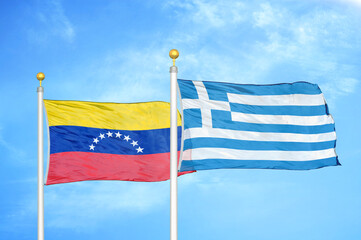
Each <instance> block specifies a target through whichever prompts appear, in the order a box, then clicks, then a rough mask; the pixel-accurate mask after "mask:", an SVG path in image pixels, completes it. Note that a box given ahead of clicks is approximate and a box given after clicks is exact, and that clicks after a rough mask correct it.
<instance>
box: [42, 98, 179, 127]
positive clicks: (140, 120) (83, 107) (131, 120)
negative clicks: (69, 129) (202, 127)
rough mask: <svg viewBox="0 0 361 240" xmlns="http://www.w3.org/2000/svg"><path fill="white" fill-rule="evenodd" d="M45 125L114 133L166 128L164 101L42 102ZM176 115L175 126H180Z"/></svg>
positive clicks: (166, 118) (168, 118)
mask: <svg viewBox="0 0 361 240" xmlns="http://www.w3.org/2000/svg"><path fill="white" fill-rule="evenodd" d="M44 103H45V108H46V112H47V115H48V122H49V126H59V125H63V126H64V125H66V126H81V127H92V128H104V129H116V130H150V129H160V128H169V127H170V104H169V103H167V102H145V103H99V102H82V101H57V100H44ZM181 121H182V120H181V116H180V114H179V112H178V126H181V125H182V124H181Z"/></svg>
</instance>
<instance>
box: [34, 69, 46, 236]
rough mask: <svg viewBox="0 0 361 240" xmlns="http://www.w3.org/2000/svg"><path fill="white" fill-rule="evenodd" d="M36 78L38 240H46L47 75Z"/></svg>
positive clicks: (39, 75) (38, 75) (40, 74)
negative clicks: (45, 83)
mask: <svg viewBox="0 0 361 240" xmlns="http://www.w3.org/2000/svg"><path fill="white" fill-rule="evenodd" d="M36 78H37V79H38V80H39V81H40V86H39V87H38V89H37V92H38V240H44V131H43V127H44V124H43V123H44V118H43V95H44V88H43V87H42V86H41V81H42V80H44V78H45V75H44V74H43V73H38V74H37V75H36Z"/></svg>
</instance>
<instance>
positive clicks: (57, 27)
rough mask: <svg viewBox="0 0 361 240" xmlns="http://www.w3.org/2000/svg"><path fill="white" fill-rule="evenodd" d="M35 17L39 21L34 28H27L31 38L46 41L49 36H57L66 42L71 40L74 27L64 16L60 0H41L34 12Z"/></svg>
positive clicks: (73, 35)
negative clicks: (44, 0) (45, 0)
mask: <svg viewBox="0 0 361 240" xmlns="http://www.w3.org/2000/svg"><path fill="white" fill-rule="evenodd" d="M36 17H37V19H38V20H39V22H40V23H39V25H38V26H37V28H36V29H35V28H31V29H29V30H28V34H29V37H30V39H31V40H33V41H36V42H46V41H47V40H48V39H49V38H50V37H51V36H57V37H60V38H62V39H63V40H65V41H67V42H73V40H74V38H75V29H74V26H73V24H72V23H71V22H70V20H69V18H68V17H67V16H66V14H65V11H64V8H63V6H62V4H61V1H60V0H50V1H47V2H44V3H43V2H42V3H41V5H40V6H39V10H38V11H37V12H36Z"/></svg>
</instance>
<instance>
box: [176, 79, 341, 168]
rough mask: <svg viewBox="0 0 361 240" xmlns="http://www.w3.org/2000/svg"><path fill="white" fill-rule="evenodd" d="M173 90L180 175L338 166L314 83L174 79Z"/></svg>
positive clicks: (330, 124)
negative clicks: (177, 96)
mask: <svg viewBox="0 0 361 240" xmlns="http://www.w3.org/2000/svg"><path fill="white" fill-rule="evenodd" d="M178 86H179V89H180V93H181V100H182V101H181V102H182V108H183V124H184V126H183V127H184V131H183V154H182V162H181V167H180V171H190V170H206V169H218V168H263V169H292V170H308V169H315V168H321V167H325V166H336V165H340V164H339V162H338V158H337V154H336V152H335V146H336V132H335V124H334V121H333V118H332V116H331V115H330V114H329V112H328V108H327V104H326V101H325V99H324V96H323V94H322V92H321V90H320V88H319V87H318V85H317V84H311V83H307V82H296V83H285V84H274V85H244V84H232V83H220V82H207V81H189V80H180V79H179V80H178Z"/></svg>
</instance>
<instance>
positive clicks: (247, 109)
mask: <svg viewBox="0 0 361 240" xmlns="http://www.w3.org/2000/svg"><path fill="white" fill-rule="evenodd" d="M229 104H230V106H231V111H232V112H241V113H250V114H264V115H292V116H321V115H326V114H327V107H326V106H325V105H320V106H257V105H247V104H240V103H232V102H231V103H229Z"/></svg>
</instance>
